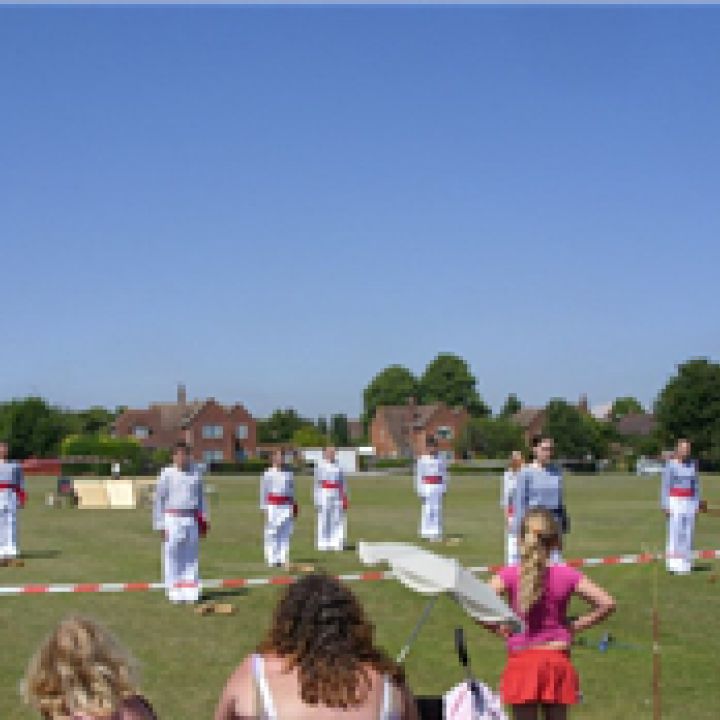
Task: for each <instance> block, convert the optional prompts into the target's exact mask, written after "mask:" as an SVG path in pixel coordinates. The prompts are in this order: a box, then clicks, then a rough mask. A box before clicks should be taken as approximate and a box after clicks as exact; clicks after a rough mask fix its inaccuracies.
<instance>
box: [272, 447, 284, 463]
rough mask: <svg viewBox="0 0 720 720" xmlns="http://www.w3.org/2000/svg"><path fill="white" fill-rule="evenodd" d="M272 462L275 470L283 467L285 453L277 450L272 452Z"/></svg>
mask: <svg viewBox="0 0 720 720" xmlns="http://www.w3.org/2000/svg"><path fill="white" fill-rule="evenodd" d="M270 462H271V463H272V466H273V467H274V468H279V467H282V464H283V451H282V450H280V449H279V448H277V449H276V450H273V451H272V455H271V456H270Z"/></svg>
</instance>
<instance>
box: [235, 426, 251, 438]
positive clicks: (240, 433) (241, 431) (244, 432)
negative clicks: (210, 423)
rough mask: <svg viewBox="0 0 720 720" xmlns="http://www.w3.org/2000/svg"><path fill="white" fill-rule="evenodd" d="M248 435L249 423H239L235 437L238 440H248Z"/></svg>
mask: <svg viewBox="0 0 720 720" xmlns="http://www.w3.org/2000/svg"><path fill="white" fill-rule="evenodd" d="M247 436H248V426H247V425H238V426H237V427H236V428H235V437H236V438H237V439H238V440H247Z"/></svg>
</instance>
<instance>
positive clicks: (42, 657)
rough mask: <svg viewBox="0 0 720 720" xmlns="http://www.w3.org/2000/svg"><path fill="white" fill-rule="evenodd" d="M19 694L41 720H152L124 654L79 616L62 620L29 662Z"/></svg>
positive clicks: (153, 714) (129, 662) (91, 623)
mask: <svg viewBox="0 0 720 720" xmlns="http://www.w3.org/2000/svg"><path fill="white" fill-rule="evenodd" d="M23 694H24V696H25V701H26V702H27V703H28V704H29V705H31V706H32V707H34V708H35V709H36V710H37V711H38V712H39V713H40V715H41V717H42V718H44V720H155V713H154V712H153V710H152V708H151V707H150V705H149V704H148V703H147V701H146V700H145V699H144V698H142V697H141V696H140V695H138V694H137V684H136V678H135V672H134V663H133V661H132V660H131V659H130V657H129V656H128V654H127V653H126V652H125V650H124V649H123V648H122V647H121V646H120V645H119V644H118V642H117V641H116V640H115V639H114V638H113V637H112V635H110V633H108V632H107V631H106V630H104V629H103V628H102V627H100V626H99V625H97V624H96V623H95V622H93V621H92V620H88V619H87V618H82V617H78V616H71V617H69V618H67V619H65V620H63V621H62V622H61V623H60V624H59V625H58V626H57V628H55V630H54V631H53V633H52V634H51V635H50V637H48V638H47V640H45V642H44V643H43V644H42V645H41V646H40V648H39V649H38V651H37V652H36V653H35V655H34V657H33V658H32V659H31V660H30V664H29V665H28V668H27V672H26V675H25V680H24V681H23Z"/></svg>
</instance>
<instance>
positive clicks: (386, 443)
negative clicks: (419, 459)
mask: <svg viewBox="0 0 720 720" xmlns="http://www.w3.org/2000/svg"><path fill="white" fill-rule="evenodd" d="M469 417H470V416H469V415H468V413H467V410H465V409H464V408H450V407H448V406H447V405H445V404H444V403H434V404H432V405H416V404H415V403H414V402H413V401H411V402H409V403H408V404H407V405H380V406H378V407H377V408H376V410H375V417H374V418H373V419H372V422H371V423H370V443H371V445H372V446H373V447H374V448H375V453H376V455H377V456H378V457H380V458H398V457H414V456H416V455H417V454H418V453H419V452H420V451H421V450H422V448H423V446H424V443H425V439H426V438H431V437H432V438H435V440H436V441H437V444H438V450H439V451H440V452H441V453H442V454H443V455H444V456H445V457H447V458H451V459H452V458H454V457H455V439H456V438H457V436H458V434H459V433H460V432H461V431H462V429H463V427H464V426H465V424H466V423H467V421H468V420H469Z"/></svg>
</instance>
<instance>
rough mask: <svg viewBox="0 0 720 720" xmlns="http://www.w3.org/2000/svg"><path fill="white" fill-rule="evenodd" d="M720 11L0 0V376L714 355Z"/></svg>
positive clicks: (555, 374) (505, 386)
mask: <svg viewBox="0 0 720 720" xmlns="http://www.w3.org/2000/svg"><path fill="white" fill-rule="evenodd" d="M718 38H720V8H717V7H715V8H702V9H699V8H669V7H659V8H647V7H644V8H627V7H626V8H618V7H599V8H587V7H585V8H568V7H550V8H522V7H508V8H504V9H502V8H501V9H498V8H491V7H464V8H429V7H416V8H408V7H404V8H388V7H379V8H378V7H375V8H369V7H364V8H336V7H324V8H322V7H314V8H312V7H311V8H250V7H225V8H189V7H181V8H107V7H105V8H69V9H68V8H65V9H61V8H37V7H34V8H25V9H22V8H7V7H5V8H2V9H0V106H1V107H0V242H1V243H2V253H1V255H0V259H1V261H2V278H3V282H2V286H3V294H4V302H3V307H4V308H5V311H4V312H3V316H2V338H3V353H2V372H1V373H0V398H2V399H7V398H9V397H13V396H20V395H24V394H27V393H31V392H33V393H40V394H42V395H44V396H46V397H48V398H49V399H50V400H52V401H54V402H57V403H60V404H64V405H68V406H71V407H82V406H86V405H88V404H91V403H100V404H104V405H108V406H114V405H116V404H121V403H123V404H130V405H134V406H142V405H145V404H146V403H147V402H149V401H151V400H161V399H171V398H172V397H173V396H174V391H175V383H176V382H177V381H178V380H184V381H185V382H186V383H187V385H188V391H189V394H190V395H191V396H202V397H205V396H215V397H217V398H218V399H220V400H223V401H235V400H242V401H244V402H245V403H246V405H247V406H248V407H249V408H250V410H251V411H253V412H255V413H257V414H259V415H262V414H265V413H267V412H269V411H270V410H272V409H273V408H275V407H277V406H290V405H292V406H295V407H297V408H298V409H299V410H300V411H301V412H304V413H307V414H308V415H317V414H319V413H330V412H342V411H344V412H348V413H351V414H355V413H357V412H358V410H359V409H360V405H361V392H362V389H363V387H364V386H365V385H366V384H367V382H368V381H369V379H370V378H371V377H372V376H373V375H374V374H375V372H377V371H378V370H379V369H380V368H382V367H383V366H385V365H387V364H390V363H402V364H405V365H407V366H408V367H410V368H411V369H413V370H414V371H417V372H420V371H422V369H423V367H424V366H425V364H426V363H427V362H428V361H429V360H430V359H431V358H432V357H433V356H434V355H435V354H436V353H437V352H439V351H452V352H456V353H459V354H460V355H462V356H463V357H465V358H466V359H467V360H468V361H469V363H470V365H471V368H472V370H473V371H474V373H475V374H476V376H477V378H478V387H479V390H480V392H481V394H482V395H483V396H484V397H485V398H486V399H487V400H488V401H489V402H490V403H491V404H492V405H494V406H495V407H496V408H497V407H498V406H499V405H500V404H501V402H502V400H503V398H504V397H505V395H506V394H507V393H508V392H511V391H512V392H516V393H518V394H519V396H520V398H521V399H522V400H523V401H525V402H527V403H541V402H545V401H546V400H547V399H548V398H550V397H552V396H566V397H569V398H573V399H575V398H576V397H577V396H578V395H579V394H580V393H581V392H586V393H588V395H589V397H590V401H591V403H599V402H602V401H605V400H610V399H612V398H613V397H615V396H618V395H621V394H635V395H637V396H638V397H639V398H640V399H641V400H642V401H644V402H649V401H651V400H652V399H653V398H654V397H655V395H656V393H657V392H658V390H659V389H660V388H661V387H662V385H663V384H664V383H665V382H666V380H667V378H668V376H669V375H670V374H671V373H672V372H673V371H674V367H675V365H676V364H677V363H678V362H682V361H684V360H686V359H687V358H689V357H691V356H698V355H708V356H710V357H712V358H713V359H715V360H717V359H718V358H719V357H720V327H719V326H720V312H719V311H720V295H719V293H720V289H719V288H718V283H717V278H718V273H719V272H720V42H719V41H718Z"/></svg>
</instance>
